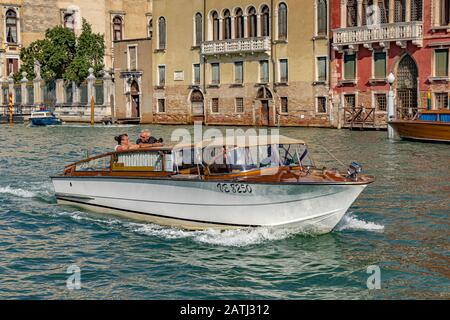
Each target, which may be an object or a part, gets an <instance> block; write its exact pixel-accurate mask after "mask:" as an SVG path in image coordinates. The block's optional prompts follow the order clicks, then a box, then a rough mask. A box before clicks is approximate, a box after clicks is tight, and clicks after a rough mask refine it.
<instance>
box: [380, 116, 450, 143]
mask: <svg viewBox="0 0 450 320" xmlns="http://www.w3.org/2000/svg"><path fill="white" fill-rule="evenodd" d="M389 124H390V125H392V126H393V127H394V130H395V131H396V133H397V134H398V135H399V136H400V138H402V139H412V140H422V141H436V142H450V110H427V111H422V112H420V113H418V114H417V115H416V116H415V117H414V118H413V119H412V120H394V121H391V122H389Z"/></svg>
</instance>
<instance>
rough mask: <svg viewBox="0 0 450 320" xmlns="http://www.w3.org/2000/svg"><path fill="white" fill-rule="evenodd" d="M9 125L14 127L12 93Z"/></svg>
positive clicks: (10, 94)
mask: <svg viewBox="0 0 450 320" xmlns="http://www.w3.org/2000/svg"><path fill="white" fill-rule="evenodd" d="M9 125H10V126H11V127H12V125H13V95H12V92H10V93H9Z"/></svg>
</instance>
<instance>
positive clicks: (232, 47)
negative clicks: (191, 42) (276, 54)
mask: <svg viewBox="0 0 450 320" xmlns="http://www.w3.org/2000/svg"><path fill="white" fill-rule="evenodd" d="M266 51H270V38H269V37H260V38H249V39H232V40H219V41H206V42H203V44H202V54H205V55H219V54H230V53H253V52H266Z"/></svg>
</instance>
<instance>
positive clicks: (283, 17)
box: [278, 2, 288, 40]
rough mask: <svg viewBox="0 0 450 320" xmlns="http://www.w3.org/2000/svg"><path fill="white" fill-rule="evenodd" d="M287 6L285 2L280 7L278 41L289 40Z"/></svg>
mask: <svg viewBox="0 0 450 320" xmlns="http://www.w3.org/2000/svg"><path fill="white" fill-rule="evenodd" d="M287 24H288V22H287V6H286V4H285V3H284V2H282V3H280V5H279V6H278V39H279V40H286V39H287Z"/></svg>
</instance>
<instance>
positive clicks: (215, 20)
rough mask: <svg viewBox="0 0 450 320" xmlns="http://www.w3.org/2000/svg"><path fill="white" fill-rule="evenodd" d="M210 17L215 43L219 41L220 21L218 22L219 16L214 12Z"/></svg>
mask: <svg viewBox="0 0 450 320" xmlns="http://www.w3.org/2000/svg"><path fill="white" fill-rule="evenodd" d="M211 17H212V23H213V28H212V30H213V40H215V41H217V40H219V26H220V20H219V14H218V13H217V12H216V11H214V12H213V13H212V14H211Z"/></svg>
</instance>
